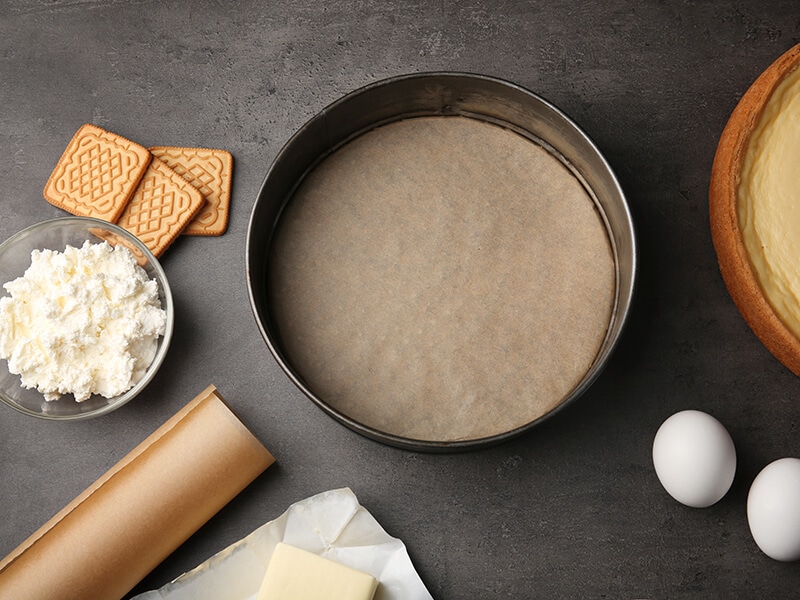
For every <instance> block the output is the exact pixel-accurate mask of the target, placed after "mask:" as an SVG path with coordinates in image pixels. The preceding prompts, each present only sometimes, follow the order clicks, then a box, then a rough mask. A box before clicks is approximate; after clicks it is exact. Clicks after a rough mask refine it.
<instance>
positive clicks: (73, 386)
mask: <svg viewBox="0 0 800 600" xmlns="http://www.w3.org/2000/svg"><path fill="white" fill-rule="evenodd" d="M3 287H4V288H5V289H6V291H7V292H8V294H9V296H6V297H3V298H0V358H2V359H5V360H7V361H8V369H9V371H10V372H11V373H14V374H16V375H20V376H21V383H22V386H23V387H25V388H35V389H37V390H39V391H40V392H41V393H42V394H43V395H44V397H45V399H46V400H48V401H50V400H58V399H59V398H60V397H61V395H62V394H73V395H74V397H75V400H76V401H78V402H82V401H84V400H86V399H87V398H89V397H90V396H91V395H92V394H100V395H102V396H104V397H106V398H111V397H114V396H117V395H119V394H122V393H124V392H126V391H127V390H129V389H130V388H131V387H133V386H134V385H135V384H136V383H137V382H138V381H140V380H141V379H142V377H143V376H144V374H145V372H146V370H147V368H148V367H149V366H150V363H151V362H152V361H153V358H154V357H155V353H156V349H157V346H158V337H159V336H161V335H164V331H165V329H166V312H165V311H164V310H163V309H162V308H161V303H160V301H159V298H158V283H157V282H156V281H155V280H151V279H149V278H148V276H147V273H146V272H145V271H144V269H142V268H141V267H140V266H139V265H138V264H136V260H135V258H134V257H133V255H132V253H131V252H130V250H128V249H127V248H125V247H122V246H117V247H112V246H111V245H109V244H108V243H106V242H103V243H99V244H91V243H90V242H89V241H86V242H85V243H84V244H83V246H82V247H81V248H74V247H72V246H67V247H66V249H65V250H64V252H56V251H53V250H34V251H33V252H32V253H31V265H30V267H29V268H28V269H27V270H26V271H25V274H24V275H23V276H22V277H20V278H18V279H15V280H14V281H11V282H8V283H6V284H5V285H4V286H3Z"/></svg>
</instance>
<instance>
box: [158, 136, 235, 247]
mask: <svg viewBox="0 0 800 600" xmlns="http://www.w3.org/2000/svg"><path fill="white" fill-rule="evenodd" d="M150 152H151V153H152V154H153V156H156V157H158V158H160V159H161V160H162V161H164V162H165V163H167V165H168V166H169V167H170V168H171V169H172V170H173V171H175V172H176V173H177V174H178V175H180V176H181V177H183V178H184V179H186V181H188V182H189V183H191V184H192V185H193V186H194V187H196V188H197V189H198V190H199V191H200V193H201V194H203V197H204V198H205V199H206V204H205V206H203V208H202V209H201V210H200V212H199V213H198V214H197V216H196V217H195V218H194V219H192V221H191V222H190V223H189V225H188V226H187V227H186V229H184V230H183V233H184V234H186V235H207V236H216V235H222V234H223V233H225V230H226V229H227V227H228V213H229V210H230V209H229V207H230V201H231V175H232V172H233V156H231V153H230V152H227V151H226V150H214V149H210V148H180V147H175V146H154V147H151V148H150Z"/></svg>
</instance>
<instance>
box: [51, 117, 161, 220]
mask: <svg viewBox="0 0 800 600" xmlns="http://www.w3.org/2000/svg"><path fill="white" fill-rule="evenodd" d="M150 158H151V154H150V152H149V151H148V150H147V149H146V148H144V147H143V146H140V145H139V144H136V143H135V142H132V141H130V140H128V139H125V138H124V137H122V136H119V135H117V134H115V133H112V132H110V131H106V130H105V129H102V128H100V127H97V126H95V125H91V124H89V123H87V124H85V125H83V126H82V127H81V128H80V129H78V131H77V132H76V133H75V135H74V136H73V137H72V140H71V141H70V142H69V144H68V145H67V148H66V149H65V150H64V153H63V154H62V156H61V158H60V159H59V161H58V163H57V164H56V167H55V169H53V172H52V173H51V174H50V178H49V179H48V180H47V184H46V185H45V188H44V198H45V200H47V201H48V202H49V203H50V204H52V205H54V206H57V207H59V208H62V209H64V210H66V211H67V212H70V213H72V214H74V215H78V216H82V217H96V218H98V219H103V220H105V221H110V222H111V223H114V222H116V221H117V219H118V218H119V216H120V215H121V214H122V211H123V210H124V209H125V205H126V204H127V203H128V201H129V200H130V198H131V196H132V195H133V193H134V191H135V190H136V186H137V185H138V184H139V181H140V180H141V178H142V176H143V175H144V172H145V170H146V169H147V166H148V164H149V163H150Z"/></svg>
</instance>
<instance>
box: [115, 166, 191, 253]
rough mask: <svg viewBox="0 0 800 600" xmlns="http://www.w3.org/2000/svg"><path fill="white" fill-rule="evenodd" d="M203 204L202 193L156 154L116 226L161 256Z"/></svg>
mask: <svg viewBox="0 0 800 600" xmlns="http://www.w3.org/2000/svg"><path fill="white" fill-rule="evenodd" d="M204 203H205V199H204V198H203V196H202V194H200V192H199V191H198V190H197V189H196V188H195V187H194V186H192V185H191V184H190V183H189V182H187V181H186V180H185V179H183V178H182V177H181V176H180V175H178V174H177V173H176V172H175V171H173V170H172V169H170V168H169V167H168V166H167V165H166V163H164V162H163V161H161V160H160V159H158V158H156V157H155V156H154V157H153V159H152V160H151V161H150V166H149V167H148V168H147V171H146V172H145V174H144V176H143V177H142V180H141V182H140V183H139V186H138V187H137V188H136V191H135V192H134V194H133V197H132V198H131V200H130V202H128V205H127V207H125V211H124V212H123V213H122V216H120V218H119V221H117V225H119V226H120V227H123V228H125V229H127V230H128V231H130V232H131V233H133V234H134V235H135V236H136V237H138V238H139V239H140V240H141V241H142V242H143V243H144V244H145V245H146V246H147V247H148V248H149V249H150V251H151V252H152V253H153V254H154V255H155V256H156V257H158V256H161V254H163V252H164V250H166V249H167V248H168V247H169V246H170V244H172V242H174V241H175V238H177V237H178V235H180V233H181V231H183V229H184V228H185V227H186V225H188V223H189V221H191V220H192V219H193V218H194V217H195V215H197V213H198V212H199V211H200V209H201V208H202V207H203V204H204Z"/></svg>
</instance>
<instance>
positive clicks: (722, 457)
mask: <svg viewBox="0 0 800 600" xmlns="http://www.w3.org/2000/svg"><path fill="white" fill-rule="evenodd" d="M653 465H654V467H655V470H656V475H658V479H659V481H660V482H661V485H663V486H664V489H665V490H667V492H668V493H669V495H670V496H672V497H673V498H675V500H677V501H678V502H681V503H682V504H685V505H687V506H692V507H695V508H705V507H706V506H711V505H712V504H714V503H715V502H718V501H719V500H720V499H722V497H723V496H724V495H725V494H726V493H727V492H728V490H729V489H730V487H731V484H732V483H733V477H734V475H735V474H736V448H735V447H734V445H733V440H732V439H731V436H730V434H729V433H728V430H727V429H725V427H724V426H723V425H722V423H720V422H719V421H717V419H715V418H714V417H712V416H711V415H709V414H706V413H704V412H701V411H699V410H684V411H681V412H679V413H675V414H674V415H672V416H671V417H670V418H668V419H667V420H666V421H664V423H663V424H662V425H661V427H660V428H659V429H658V432H657V433H656V437H655V440H654V441H653Z"/></svg>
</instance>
